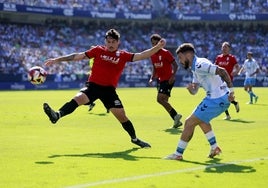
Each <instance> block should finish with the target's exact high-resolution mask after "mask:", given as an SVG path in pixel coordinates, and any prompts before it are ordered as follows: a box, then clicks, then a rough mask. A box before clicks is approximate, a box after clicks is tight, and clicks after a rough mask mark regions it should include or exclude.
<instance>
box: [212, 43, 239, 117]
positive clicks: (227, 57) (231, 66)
mask: <svg viewBox="0 0 268 188" xmlns="http://www.w3.org/2000/svg"><path fill="white" fill-rule="evenodd" d="M230 49H231V45H230V43H229V42H223V43H222V46H221V51H222V54H220V55H218V56H217V57H216V60H215V64H216V65H218V66H220V67H223V68H225V70H226V71H227V72H228V74H229V76H230V78H231V80H232V81H233V76H235V75H237V73H238V71H239V64H238V63H237V60H236V58H235V56H234V55H232V54H231V53H230ZM231 103H232V104H233V105H234V106H235V109H236V112H239V110H240V107H239V103H238V102H237V101H235V100H234V101H231ZM225 115H226V117H225V120H230V119H231V116H230V113H229V111H228V109H227V110H226V111H225Z"/></svg>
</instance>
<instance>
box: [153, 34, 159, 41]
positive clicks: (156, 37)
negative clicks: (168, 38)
mask: <svg viewBox="0 0 268 188" xmlns="http://www.w3.org/2000/svg"><path fill="white" fill-rule="evenodd" d="M150 38H151V41H152V40H156V41H160V40H161V38H162V37H161V36H160V35H159V34H152V35H151V37H150Z"/></svg>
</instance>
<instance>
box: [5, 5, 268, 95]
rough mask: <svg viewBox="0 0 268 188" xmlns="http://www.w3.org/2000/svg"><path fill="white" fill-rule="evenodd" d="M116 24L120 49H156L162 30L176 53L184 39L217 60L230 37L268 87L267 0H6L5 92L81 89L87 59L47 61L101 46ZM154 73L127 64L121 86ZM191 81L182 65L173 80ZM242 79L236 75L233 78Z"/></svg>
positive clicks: (140, 82) (143, 83)
mask: <svg viewBox="0 0 268 188" xmlns="http://www.w3.org/2000/svg"><path fill="white" fill-rule="evenodd" d="M110 28H115V29H117V30H118V31H119V32H120V34H121V45H120V48H121V49H125V50H128V51H130V52H140V51H142V50H144V49H147V48H150V47H151V43H150V35H151V34H153V33H158V34H160V35H161V36H162V37H164V38H166V39H167V46H166V48H167V49H169V50H170V51H171V52H172V53H173V54H174V56H175V57H176V55H175V50H176V48H177V47H178V45H180V44H181V43H183V42H191V43H193V44H194V45H195V47H196V50H197V55H198V56H200V57H207V58H208V59H210V60H211V61H212V62H214V60H215V58H216V56H217V55H218V54H221V44H222V42H224V41H228V42H229V43H230V44H231V47H232V48H231V54H233V55H235V56H236V58H237V60H238V62H239V64H240V65H242V64H243V62H244V60H245V59H246V54H247V52H248V51H252V52H253V57H254V58H255V59H256V60H257V61H258V63H259V65H260V68H261V71H260V73H259V74H258V78H257V86H259V87H267V86H268V71H267V66H268V47H267V44H268V0H203V1H200V0H180V1H176V0H110V1H108V0H39V1H38V0H27V1H26V0H0V41H1V42H0V90H12V89H14V90H25V89H73V88H80V87H83V85H84V83H85V81H86V80H87V75H88V72H89V70H90V67H89V64H88V62H87V61H81V62H76V63H72V62H69V63H66V62H63V63H61V64H60V65H56V66H52V67H44V66H43V63H44V60H45V59H47V58H51V57H56V56H60V55H65V54H68V53H73V52H82V51H86V50H87V49H88V48H89V47H90V46H91V45H102V44H104V35H105V32H106V31H107V30H108V29H110ZM176 60H177V57H176ZM177 62H178V60H177ZM36 65H39V66H42V67H44V68H45V69H46V70H47V71H48V73H49V75H48V77H47V81H46V82H45V83H44V84H42V85H38V86H35V85H32V84H30V83H29V82H28V81H27V70H28V69H29V68H31V67H33V66H36ZM151 71H152V66H151V62H150V60H149V59H147V60H144V61H140V62H130V63H127V65H126V67H125V70H124V72H123V75H122V76H121V79H120V82H119V87H148V83H147V82H148V80H149V77H150V75H151ZM190 81H191V74H190V73H189V72H188V71H186V70H184V69H183V68H180V69H179V70H178V72H177V81H176V84H175V86H177V87H180V86H184V85H185V84H186V83H188V82H190ZM243 81H244V75H241V76H237V77H235V79H234V84H235V86H243Z"/></svg>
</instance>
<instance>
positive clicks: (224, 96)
mask: <svg viewBox="0 0 268 188" xmlns="http://www.w3.org/2000/svg"><path fill="white" fill-rule="evenodd" d="M176 54H177V55H178V59H179V61H180V63H181V64H182V65H183V66H184V68H185V69H190V70H191V71H192V73H193V81H192V83H191V84H189V85H188V86H187V89H188V91H189V92H190V94H192V95H194V94H196V93H197V92H198V89H199V87H200V86H202V88H204V90H205V91H206V97H205V98H204V99H203V100H202V101H201V103H200V104H199V105H198V106H197V107H196V108H195V110H194V111H193V113H192V114H191V115H190V116H189V117H188V118H187V119H186V121H185V124H184V129H183V131H182V134H181V137H180V140H179V143H178V146H177V148H176V151H175V153H173V154H171V155H168V156H167V157H165V159H171V160H183V153H184V151H185V149H186V147H187V145H188V143H189V142H190V140H191V139H192V137H193V134H194V130H195V127H196V126H197V125H199V127H200V128H201V130H202V131H203V132H204V134H205V136H206V138H207V140H208V142H209V144H210V147H211V150H210V153H209V157H210V158H213V157H215V156H216V155H219V154H220V153H221V149H220V148H219V146H218V144H217V141H216V136H215V134H214V132H213V130H212V126H211V124H210V121H211V120H212V119H213V118H215V117H217V116H219V115H220V114H221V113H222V112H224V111H225V110H226V109H227V108H228V107H229V106H230V101H232V100H234V90H233V83H232V80H231V78H230V76H229V74H228V73H227V71H226V70H225V69H224V68H222V67H219V66H217V65H215V64H213V63H212V62H211V61H209V60H208V59H206V58H200V57H197V56H196V54H195V48H194V46H193V44H191V43H183V44H182V45H180V46H179V47H178V48H177V50H176Z"/></svg>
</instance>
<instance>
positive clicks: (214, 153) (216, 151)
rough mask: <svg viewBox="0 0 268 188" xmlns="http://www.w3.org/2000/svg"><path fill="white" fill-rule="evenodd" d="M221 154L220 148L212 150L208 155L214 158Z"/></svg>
mask: <svg viewBox="0 0 268 188" xmlns="http://www.w3.org/2000/svg"><path fill="white" fill-rule="evenodd" d="M220 154H221V149H220V148H219V147H216V148H215V149H211V150H210V154H209V155H208V157H209V158H214V157H215V156H216V155H220Z"/></svg>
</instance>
